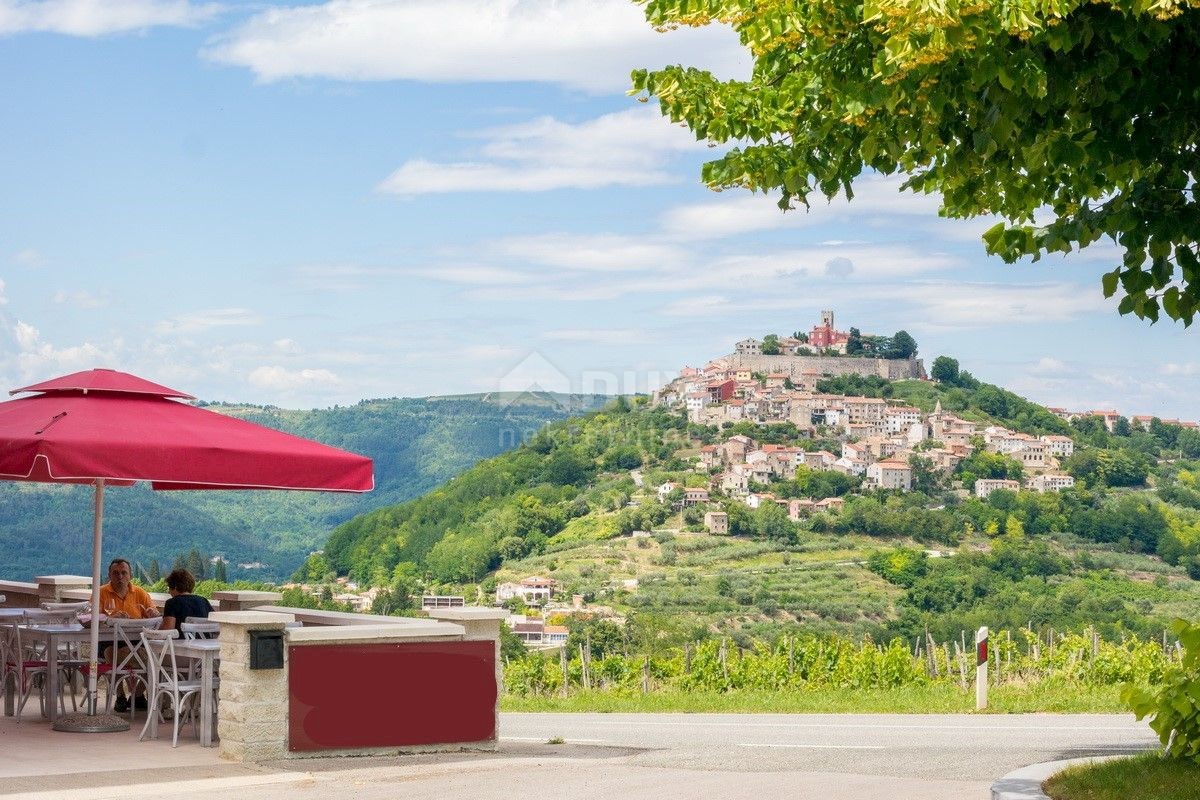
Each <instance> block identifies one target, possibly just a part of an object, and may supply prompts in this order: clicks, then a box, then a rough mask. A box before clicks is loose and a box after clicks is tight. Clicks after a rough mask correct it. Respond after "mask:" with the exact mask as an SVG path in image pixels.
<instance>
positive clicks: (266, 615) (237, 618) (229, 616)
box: [208, 611, 296, 626]
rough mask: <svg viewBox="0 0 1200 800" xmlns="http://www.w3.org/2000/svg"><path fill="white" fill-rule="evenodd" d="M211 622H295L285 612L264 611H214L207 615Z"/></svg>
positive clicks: (268, 623)
mask: <svg viewBox="0 0 1200 800" xmlns="http://www.w3.org/2000/svg"><path fill="white" fill-rule="evenodd" d="M208 618H209V619H210V620H211V621H213V622H221V623H225V624H227V625H271V624H277V625H279V626H282V625H283V624H284V623H287V622H295V619H296V618H295V617H293V616H292V615H291V614H286V613H282V612H280V613H273V612H266V611H214V612H213V613H211V614H209V615H208Z"/></svg>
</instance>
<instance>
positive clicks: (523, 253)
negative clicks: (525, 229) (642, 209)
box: [490, 233, 687, 272]
mask: <svg viewBox="0 0 1200 800" xmlns="http://www.w3.org/2000/svg"><path fill="white" fill-rule="evenodd" d="M490 249H491V250H492V251H493V252H495V253H497V254H500V255H504V256H507V257H508V258H511V259H515V260H517V261H521V262H525V263H532V264H541V265H544V266H550V267H565V268H567V269H575V270H592V271H602V272H607V271H624V270H654V271H659V270H663V269H667V268H670V267H675V266H678V265H679V264H681V263H683V261H684V260H685V259H686V257H687V254H686V252H685V251H684V250H683V249H682V248H679V247H677V246H675V245H671V244H662V243H658V242H655V241H653V240H648V239H644V238H636V237H632V236H618V235H604V234H602V235H596V236H576V235H572V234H557V233H552V234H546V235H543V236H523V237H512V238H509V239H501V240H499V241H497V242H495V243H494V245H493V246H492V247H491V248H490Z"/></svg>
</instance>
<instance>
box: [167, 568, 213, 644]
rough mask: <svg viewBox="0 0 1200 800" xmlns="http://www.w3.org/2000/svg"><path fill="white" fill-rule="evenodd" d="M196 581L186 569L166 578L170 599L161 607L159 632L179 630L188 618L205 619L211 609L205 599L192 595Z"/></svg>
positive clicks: (175, 571)
mask: <svg viewBox="0 0 1200 800" xmlns="http://www.w3.org/2000/svg"><path fill="white" fill-rule="evenodd" d="M195 588H196V579H195V578H194V577H192V573H190V572H188V571H187V570H186V569H177V570H174V571H173V572H171V574H170V575H168V576H167V591H169V592H170V593H171V599H170V600H168V601H167V602H166V605H164V606H163V616H162V625H160V626H159V630H164V631H170V630H179V626H180V625H181V624H182V623H184V622H186V621H187V618H188V617H207V616H208V615H209V614H210V613H212V610H213V607H212V605H210V604H209V602H208V600H207V599H206V598H203V597H201V596H199V595H195V594H192V590H193V589H195Z"/></svg>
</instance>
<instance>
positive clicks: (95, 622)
mask: <svg viewBox="0 0 1200 800" xmlns="http://www.w3.org/2000/svg"><path fill="white" fill-rule="evenodd" d="M103 538H104V479H103V478H100V479H98V480H97V481H96V493H95V497H94V507H93V510H92V619H91V626H92V635H91V638H90V639H89V640H88V641H89V646H88V664H89V665H90V666H91V669H89V670H88V716H92V717H94V716H96V701H97V699H98V692H97V690H96V672H97V671H98V667H99V664H100V554H101V552H102V550H101V547H100V544H101V540H102V539H103Z"/></svg>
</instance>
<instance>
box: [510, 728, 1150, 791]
mask: <svg viewBox="0 0 1200 800" xmlns="http://www.w3.org/2000/svg"><path fill="white" fill-rule="evenodd" d="M500 730H501V736H502V738H503V740H504V741H509V742H520V741H529V742H546V741H548V740H549V739H550V738H551V737H561V738H562V739H564V740H565V741H566V742H567V743H570V744H579V745H591V746H622V747H630V748H637V749H638V750H639V752H638V754H637V755H636V756H633V757H631V758H630V759H629V760H630V761H631V762H632V763H636V764H638V765H641V766H661V767H684V768H687V769H703V770H722V771H734V772H771V771H781V770H786V771H795V770H801V771H805V770H814V771H825V772H846V773H853V774H859V775H876V776H896V777H915V778H923V779H935V780H967V781H989V782H990V781H992V780H995V779H996V778H997V777H999V776H1001V775H1003V774H1005V773H1006V772H1009V771H1011V770H1014V769H1017V768H1018V767H1023V766H1027V765H1028V764H1034V763H1038V762H1042V761H1057V760H1059V759H1064V758H1077V757H1082V756H1092V755H1110V754H1114V753H1130V752H1136V751H1138V750H1142V749H1146V748H1149V747H1154V746H1155V745H1157V744H1158V740H1157V738H1156V737H1155V736H1154V734H1153V732H1152V731H1151V730H1150V728H1149V727H1148V726H1147V725H1146V724H1145V723H1144V722H1137V721H1136V720H1134V718H1133V717H1132V716H1131V715H1127V714H1086V715H1082V714H1029V715H1019V716H1018V715H972V716H968V715H961V714H959V715H950V714H948V715H931V714H919V715H916V714H914V715H907V714H905V715H901V714H654V715H651V714H504V715H502V718H501V725H500Z"/></svg>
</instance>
